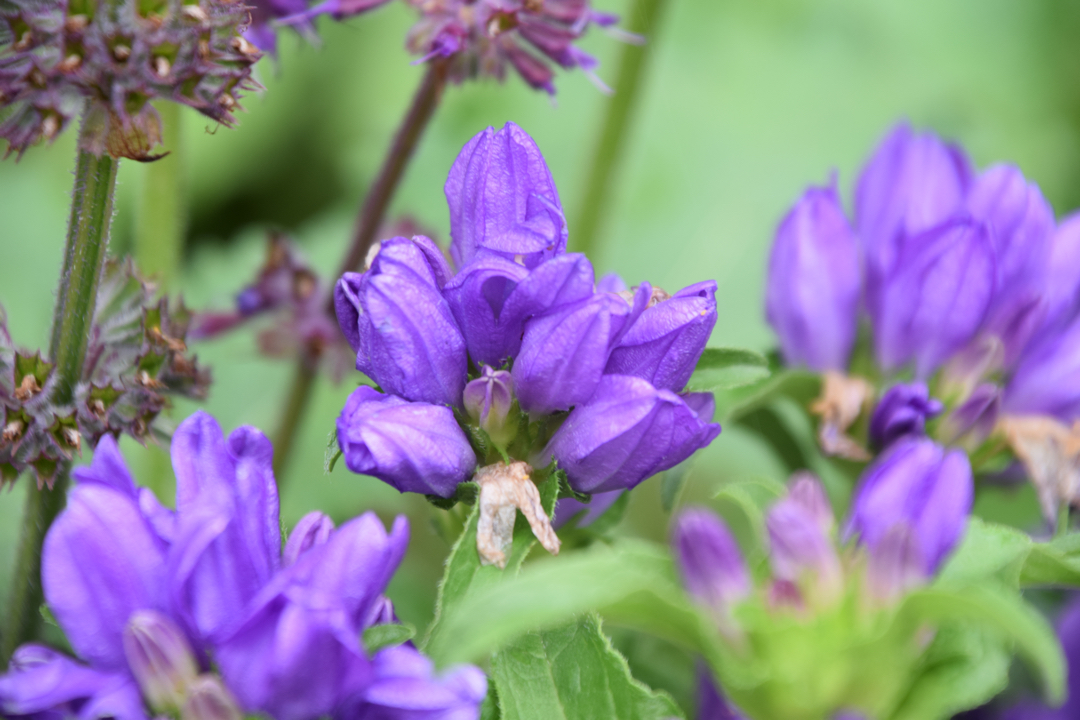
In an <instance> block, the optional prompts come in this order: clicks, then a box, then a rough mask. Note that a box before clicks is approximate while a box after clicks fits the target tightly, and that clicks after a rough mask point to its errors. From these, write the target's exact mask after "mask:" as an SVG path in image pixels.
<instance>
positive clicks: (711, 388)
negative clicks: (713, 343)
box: [686, 348, 772, 392]
mask: <svg viewBox="0 0 1080 720" xmlns="http://www.w3.org/2000/svg"><path fill="white" fill-rule="evenodd" d="M771 374H772V373H771V372H770V371H769V361H768V360H767V359H766V358H765V356H764V355H761V354H760V353H756V352H754V351H753V350H742V349H738V348H706V349H705V352H704V353H702V355H701V359H699V360H698V363H697V367H695V368H694V374H693V375H692V376H691V377H690V381H689V382H688V383H687V385H686V389H687V390H690V391H692V392H715V391H718V390H732V389H734V388H741V387H746V386H748V385H756V384H759V383H761V382H762V381H764V380H765V379H767V378H768V377H770V375H771Z"/></svg>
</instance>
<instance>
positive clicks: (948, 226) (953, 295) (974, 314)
mask: <svg viewBox="0 0 1080 720" xmlns="http://www.w3.org/2000/svg"><path fill="white" fill-rule="evenodd" d="M996 274H997V270H996V264H995V260H994V248H993V243H992V240H991V230H990V229H989V228H988V227H987V226H985V225H982V224H979V223H974V222H971V221H968V220H954V221H949V222H946V223H944V224H942V225H939V226H937V227H935V228H934V229H932V230H929V231H927V232H926V233H924V234H922V235H920V236H918V237H916V238H912V239H911V240H910V241H909V242H907V243H906V244H905V246H904V248H903V251H902V252H901V253H900V254H899V255H898V256H897V257H896V259H895V263H894V265H893V269H892V271H891V272H890V273H889V274H888V275H887V276H886V277H884V278H883V280H882V284H881V288H880V299H879V302H878V304H877V307H876V308H875V307H871V320H872V321H873V325H874V340H875V345H876V350H877V358H878V362H879V364H880V365H881V366H882V368H884V369H885V370H887V371H894V370H897V369H898V368H900V367H901V366H903V365H905V364H907V363H908V362H912V361H913V362H914V364H915V375H916V377H917V378H918V379H925V378H927V377H929V376H930V375H931V374H932V373H933V372H934V370H936V369H937V367H938V366H939V365H940V364H941V363H942V362H944V361H945V360H947V359H948V358H949V357H950V356H951V355H953V354H954V353H955V352H957V351H958V350H960V349H961V348H962V347H963V346H964V345H965V344H966V343H967V342H968V341H969V340H971V339H972V338H973V337H974V336H975V333H976V332H977V331H978V330H979V328H980V327H981V325H982V322H983V319H984V318H985V317H986V312H987V309H988V308H989V307H990V303H991V301H992V299H993V294H994V288H995V277H996Z"/></svg>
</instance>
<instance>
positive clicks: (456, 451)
mask: <svg viewBox="0 0 1080 720" xmlns="http://www.w3.org/2000/svg"><path fill="white" fill-rule="evenodd" d="M337 437H338V444H339V445H340V446H341V450H342V452H343V453H344V454H345V464H346V465H348V466H349V469H350V470H352V471H353V472H355V473H360V474H363V475H373V476H374V477H377V478H379V479H380V480H383V481H384V482H386V483H389V484H390V485H392V486H394V487H395V488H397V489H398V490H400V491H401V492H419V493H426V494H431V495H439V496H441V497H449V496H450V495H453V493H454V489H455V488H456V487H457V485H458V483H460V482H462V481H464V480H466V479H468V477H469V475H471V474H472V471H473V470H474V469H475V468H476V455H475V454H474V453H473V450H472V447H471V446H470V445H469V440H468V438H466V437H465V433H464V432H463V431H462V429H461V428H460V427H459V426H458V424H457V421H456V420H455V419H454V413H453V411H452V410H450V408H448V407H444V406H441V405H430V404H428V403H419V402H416V403H414V402H408V401H406V400H403V399H401V398H400V397H397V396H395V395H383V394H382V393H379V392H377V391H376V390H375V389H374V388H370V387H367V386H361V387H358V388H357V389H356V390H354V391H353V393H352V394H351V395H349V399H348V400H347V401H346V402H345V409H344V410H342V412H341V415H340V416H339V417H338V421H337Z"/></svg>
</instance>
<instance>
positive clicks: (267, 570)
mask: <svg viewBox="0 0 1080 720" xmlns="http://www.w3.org/2000/svg"><path fill="white" fill-rule="evenodd" d="M272 454H273V450H272V448H271V446H270V443H269V441H268V440H267V439H266V438H265V437H264V436H263V435H262V434H261V433H259V432H258V431H257V430H254V429H253V428H248V427H243V428H239V429H237V430H236V431H234V432H233V433H232V434H231V435H230V436H229V438H228V440H225V439H224V438H223V437H222V433H221V429H220V428H219V427H218V425H217V423H216V422H215V421H214V420H213V418H211V417H210V416H208V415H206V414H204V413H201V412H200V413H196V414H195V415H193V416H192V417H190V418H188V419H187V420H186V421H185V422H184V423H182V424H181V425H180V427H179V428H178V430H177V432H176V435H175V437H174V439H173V444H172V456H173V468H174V470H175V473H176V479H177V494H176V511H175V512H173V511H171V510H168V509H166V508H165V507H163V506H162V505H161V504H160V503H159V502H158V501H157V499H156V498H155V497H154V495H153V493H152V492H150V491H149V490H148V489H146V488H138V487H136V485H135V483H134V480H133V479H132V477H131V475H130V473H129V472H128V470H127V468H126V467H125V465H124V462H123V458H122V457H121V456H120V453H119V450H118V448H117V446H116V443H115V442H114V441H113V440H112V438H111V437H110V436H106V437H104V438H103V439H102V440H101V442H100V443H99V445H98V448H97V450H96V451H95V454H94V461H93V464H92V465H91V466H90V467H89V468H81V469H77V470H75V479H76V480H77V483H78V484H77V485H76V487H75V488H74V490H73V491H72V493H71V497H70V499H69V501H68V507H67V509H66V510H65V511H64V512H63V513H62V514H61V515H60V516H59V517H58V518H57V520H56V522H55V523H54V524H53V526H52V528H51V530H50V531H49V534H48V537H47V539H46V542H45V547H44V554H43V558H42V581H43V585H44V589H45V598H46V602H47V604H48V606H49V608H50V610H51V611H52V613H53V615H54V616H55V617H56V620H57V622H58V623H59V625H60V627H61V628H62V629H63V630H64V632H65V634H66V636H67V638H68V639H69V641H70V643H71V646H72V648H73V650H74V651H75V653H76V655H77V656H78V657H79V659H80V660H81V661H82V662H81V663H80V662H77V661H75V660H73V659H71V658H68V657H66V656H64V655H62V654H60V653H57V652H55V651H53V650H51V649H49V648H46V647H43V646H39V645H25V646H23V647H22V648H20V649H19V650H18V652H17V653H16V655H15V657H14V659H13V660H12V665H11V668H10V671H9V672H8V674H7V675H4V676H2V677H0V711H2V712H3V714H4V715H5V717H19V716H35V717H49V716H51V713H53V712H60V713H63V714H65V715H66V714H77V715H79V716H80V717H101V716H111V717H115V718H117V719H118V720H143V719H144V718H148V717H152V716H158V715H164V714H176V713H179V714H180V716H181V717H184V718H198V719H201V718H210V717H213V718H220V719H221V720H225V719H226V718H239V717H241V711H243V713H247V714H252V713H266V714H267V715H269V716H271V717H273V718H276V719H277V720H314V719H315V718H321V717H327V716H332V717H335V718H346V717H348V718H356V717H380V718H403V719H404V718H410V719H412V718H436V717H461V718H469V717H471V718H476V717H478V713H479V704H480V702H481V701H482V700H483V698H484V696H485V694H486V679H485V677H484V674H483V673H482V672H481V671H480V670H479V669H477V668H473V667H461V668H457V669H453V670H450V671H448V672H447V673H445V674H443V675H436V674H434V672H433V669H432V666H431V663H430V662H429V661H428V660H427V659H426V658H424V657H423V656H422V655H421V654H420V653H419V652H418V651H417V650H415V649H414V648H413V647H411V645H399V646H395V647H390V648H385V649H382V650H379V651H378V652H376V653H374V655H369V653H368V652H367V651H366V650H365V649H364V647H363V645H362V644H361V636H362V633H363V631H364V630H365V629H366V628H368V627H370V626H372V625H375V624H378V623H386V622H396V620H395V618H394V616H393V609H392V607H391V606H390V604H389V601H388V600H387V599H386V598H385V597H384V596H383V594H382V593H383V592H384V590H385V588H386V585H387V582H388V581H389V580H390V577H391V575H392V574H393V573H394V570H395V569H396V568H397V566H398V564H399V563H400V562H401V559H402V556H403V555H404V553H405V547H406V545H407V543H408V524H407V522H406V520H405V518H404V517H399V518H397V520H395V522H394V525H393V528H392V529H391V531H390V532H389V533H387V532H386V530H385V529H384V527H383V525H382V523H381V521H380V520H379V519H378V518H377V517H376V516H375V515H374V514H373V513H366V514H364V515H362V516H360V517H358V518H355V519H353V520H351V521H349V522H347V523H346V524H345V525H343V526H341V527H340V528H337V529H335V528H334V525H333V523H332V522H331V521H330V519H329V518H327V517H326V516H325V515H322V514H321V513H318V512H315V513H311V514H310V515H308V516H306V517H304V518H303V519H302V520H301V521H300V522H299V523H298V524H297V527H296V529H295V530H294V532H293V533H292V535H291V536H290V537H289V539H288V542H287V543H286V544H285V547H284V550H282V546H281V529H280V519H279V514H278V496H277V489H276V485H275V483H274V477H273V473H272V471H271V467H270V463H271V456H272ZM210 661H212V663H213V664H212V666H213V667H214V668H215V671H213V672H212V671H211V670H210V668H211V662H210ZM84 663H85V664H84ZM455 713H457V714H455Z"/></svg>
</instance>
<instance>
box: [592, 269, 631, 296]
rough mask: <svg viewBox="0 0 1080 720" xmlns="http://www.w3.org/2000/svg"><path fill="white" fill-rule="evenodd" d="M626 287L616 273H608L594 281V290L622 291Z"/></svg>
mask: <svg viewBox="0 0 1080 720" xmlns="http://www.w3.org/2000/svg"><path fill="white" fill-rule="evenodd" d="M627 289H628V288H627V286H626V282H625V281H624V280H623V279H622V277H620V276H619V274H618V273H608V274H607V275H605V276H604V277H602V278H600V279H599V280H597V281H596V292H613V293H617V292H624V291H626V290H627Z"/></svg>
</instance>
